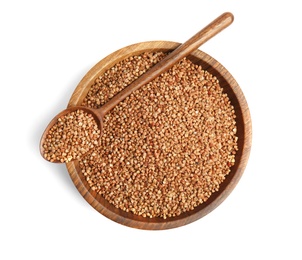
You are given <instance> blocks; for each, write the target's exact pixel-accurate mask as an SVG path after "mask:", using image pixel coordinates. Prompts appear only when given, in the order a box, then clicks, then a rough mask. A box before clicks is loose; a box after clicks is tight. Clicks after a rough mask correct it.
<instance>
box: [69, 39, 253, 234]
mask: <svg viewBox="0 0 302 260" xmlns="http://www.w3.org/2000/svg"><path fill="white" fill-rule="evenodd" d="M177 46H179V43H175V42H163V41H160V42H158V41H155V42H145V43H138V44H134V45H131V46H127V47H125V48H123V49H120V50H118V51H116V52H114V53H112V54H110V55H109V56H107V57H106V58H104V59H103V60H101V61H100V62H99V63H97V64H96V65H95V66H94V67H93V68H92V69H91V70H90V71H89V72H88V73H87V74H86V75H85V76H84V78H83V79H82V81H81V82H80V83H79V85H78V86H77V88H76V89H75V91H74V93H73V95H72V97H71V99H70V102H69V104H68V106H74V105H80V104H81V103H82V101H83V99H84V98H85V96H86V94H87V92H88V91H89V88H90V86H91V85H92V84H93V83H94V80H95V79H96V78H97V77H98V76H99V75H101V74H102V73H104V72H105V71H106V70H107V69H109V68H110V67H112V66H114V65H115V64H116V63H118V62H119V61H121V60H123V59H125V58H127V57H129V56H133V55H137V54H141V53H143V52H152V51H153V52H155V51H164V52H170V51H172V50H174V49H175V48H176V47H177ZM187 58H188V59H190V60H191V61H193V62H194V63H195V64H198V65H201V66H202V68H203V69H204V70H207V71H209V72H210V73H211V74H213V75H214V76H216V77H217V78H218V80H219V82H220V86H221V87H222V88H223V89H224V92H225V93H227V95H228V97H229V99H230V101H231V104H232V105H233V106H234V109H235V114H236V123H237V136H238V149H239V150H238V152H237V154H236V158H235V160H236V161H235V165H234V166H233V167H232V168H231V172H230V173H229V175H228V176H227V177H226V179H225V180H224V181H223V182H222V184H221V186H220V188H219V191H217V192H214V193H213V194H212V195H211V196H210V198H209V199H208V200H207V201H206V202H204V203H202V204H200V205H199V206H197V207H196V208H195V209H194V210H191V211H188V212H185V213H182V214H181V215H179V216H177V217H170V218H167V219H163V218H144V217H141V216H138V215H135V214H133V213H128V212H125V211H123V210H121V209H118V208H116V207H114V206H113V205H112V204H110V203H109V202H108V201H107V200H105V199H104V198H103V197H102V196H101V195H99V194H97V193H96V192H94V191H93V190H91V189H90V186H89V185H88V183H87V181H86V179H85V178H84V176H83V174H82V173H81V170H80V167H79V163H78V162H77V161H74V162H70V163H67V169H68V172H69V174H70V176H71V179H72V180H73V182H74V184H75V186H76V187H77V189H78V190H79V192H80V193H81V194H82V196H83V197H84V198H85V199H86V200H87V202H88V203H89V204H90V205H91V206H93V207H94V208H95V209H96V210H97V211H99V212H100V213H101V214H103V215H104V216H106V217H108V218H110V219H111V220H114V221H116V222H118V223H120V224H123V225H126V226H130V227H135V228H140V229H168V228H175V227H179V226H183V225H185V224H188V223H191V222H193V221H195V220H197V219H199V218H201V217H203V216H205V215H207V214H208V213H209V212H211V211H212V210H213V209H215V208H216V207H217V206H218V205H219V204H220V203H221V202H222V201H223V200H224V199H226V197H227V196H228V195H229V194H230V193H231V191H232V190H233V189H234V188H235V186H236V184H237V183H238V181H239V179H240V177H241V176H242V174H243V171H244V169H245V166H246V164H247V160H248V157H249V153H250V148H251V120H250V114H249V109H248V105H247V102H246V100H245V97H244V95H243V93H242V91H241V89H240V87H239V85H238V84H237V82H236V81H235V79H234V78H233V77H232V75H231V74H230V73H229V72H228V71H227V70H226V69H225V68H224V67H223V66H222V65H221V64H220V63H219V62H218V61H216V60H215V59H214V58H212V57H211V56H209V55H208V54H206V53H204V52H202V51H200V50H196V51H194V52H193V53H192V54H190V55H189V56H188V57H187Z"/></svg>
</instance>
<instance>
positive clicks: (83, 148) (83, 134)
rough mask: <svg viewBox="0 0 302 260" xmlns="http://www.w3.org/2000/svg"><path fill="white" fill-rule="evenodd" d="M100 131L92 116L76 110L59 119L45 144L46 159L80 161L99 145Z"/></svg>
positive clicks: (49, 132) (51, 129)
mask: <svg viewBox="0 0 302 260" xmlns="http://www.w3.org/2000/svg"><path fill="white" fill-rule="evenodd" d="M99 139H100V130H99V128H98V125H97V123H96V122H95V120H94V118H93V117H92V115H91V114H88V113H86V112H84V111H83V110H76V111H74V112H70V113H67V114H66V115H63V116H61V117H59V118H58V120H57V122H56V123H55V124H54V125H53V126H52V127H51V128H50V130H49V131H48V132H47V135H46V138H45V140H44V142H43V149H44V154H43V156H44V158H45V159H46V160H48V161H50V162H54V161H59V162H69V161H71V160H74V159H80V158H81V156H82V155H83V154H85V153H87V152H88V151H89V150H91V149H93V148H94V147H95V146H97V145H98V142H99Z"/></svg>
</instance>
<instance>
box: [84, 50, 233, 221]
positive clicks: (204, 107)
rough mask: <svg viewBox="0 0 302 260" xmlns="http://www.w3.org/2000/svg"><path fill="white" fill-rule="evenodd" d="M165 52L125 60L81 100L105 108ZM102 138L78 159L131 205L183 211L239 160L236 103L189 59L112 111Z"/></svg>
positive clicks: (95, 186) (113, 195)
mask: <svg viewBox="0 0 302 260" xmlns="http://www.w3.org/2000/svg"><path fill="white" fill-rule="evenodd" d="M164 56H165V54H164V53H161V52H158V53H144V54H142V55H138V56H134V57H130V58H127V59H126V60H123V61H121V62H119V63H118V64H116V65H115V66H113V67H112V68H111V69H109V70H108V71H107V72H105V73H104V74H103V75H101V76H100V77H99V78H98V79H97V80H96V81H95V84H94V85H93V86H92V87H91V89H90V91H89V92H88V94H87V96H86V98H85V100H84V101H83V105H86V106H89V107H93V108H98V107H100V106H101V105H102V104H104V103H105V102H107V101H108V100H109V99H110V98H111V97H113V96H114V95H115V94H116V93H117V92H119V91H120V90H122V89H123V88H124V87H126V86H127V85H129V84H130V83H131V82H132V81H133V80H135V79H136V78H137V77H139V76H140V75H141V74H143V73H144V72H145V71H146V70H147V69H148V68H150V67H151V66H153V65H154V64H155V63H157V62H158V61H159V60H160V59H162V58H163V57H164ZM100 142H101V143H100V145H99V146H98V147H96V148H95V149H93V150H92V152H90V153H89V154H87V155H85V157H84V158H82V159H81V160H80V167H81V170H82V173H83V175H84V176H85V178H86V180H87V182H88V183H89V185H90V186H91V189H92V190H94V191H96V192H97V193H99V194H101V195H102V196H104V198H105V199H106V200H108V201H109V202H110V203H112V204H113V205H114V206H115V207H117V208H120V209H122V210H124V211H126V212H132V213H134V214H137V215H141V216H144V217H163V218H167V217H173V216H177V215H179V214H181V213H183V212H186V211H189V210H192V209H194V208H195V207H196V206H198V205H199V204H201V203H203V202H205V201H206V200H207V199H208V198H209V197H210V196H211V194H212V193H213V192H215V191H218V189H219V187H220V184H221V183H222V182H223V181H224V179H225V178H226V176H227V175H228V173H229V172H230V167H231V166H233V165H234V163H235V154H236V151H237V149H238V148H237V137H236V121H235V114H234V108H233V106H232V105H231V104H230V101H229V98H228V96H227V95H226V94H225V93H224V92H223V89H222V88H221V87H220V85H219V82H218V80H217V78H216V77H214V76H213V75H211V74H210V73H209V72H207V71H205V70H203V69H202V68H201V67H200V66H198V65H195V64H193V63H192V62H191V61H189V60H187V59H183V60H182V61H181V62H179V63H178V64H176V65H175V66H173V67H172V68H171V69H170V70H169V71H167V72H166V73H163V74H162V75H161V76H159V77H157V78H156V79H154V80H153V81H152V82H150V83H149V84H147V85H145V86H144V87H142V88H141V89H139V90H137V91H135V92H134V93H133V94H131V95H130V96H129V97H128V98H126V99H125V100H124V101H123V102H121V103H120V104H119V105H118V106H116V107H115V108H114V109H113V110H112V111H111V112H110V113H108V114H107V115H106V116H105V119H104V129H103V134H102V137H101V141H100Z"/></svg>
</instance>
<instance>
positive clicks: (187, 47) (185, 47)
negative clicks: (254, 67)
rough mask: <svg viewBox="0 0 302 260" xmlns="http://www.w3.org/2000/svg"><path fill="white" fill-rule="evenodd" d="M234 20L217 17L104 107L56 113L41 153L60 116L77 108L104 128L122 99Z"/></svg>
mask: <svg viewBox="0 0 302 260" xmlns="http://www.w3.org/2000/svg"><path fill="white" fill-rule="evenodd" d="M233 20H234V16H233V15H232V14H231V13H228V12H227V13H223V14H222V15H220V16H219V17H217V18H216V19H215V20H214V21H212V22H211V23H210V24H209V25H207V26H206V27H205V28H203V29H202V30H201V31H199V32H198V33H196V34H195V35H194V36H193V37H191V38H190V39H189V40H187V41H186V42H185V43H183V44H181V45H180V46H179V47H178V48H177V49H175V50H174V51H173V52H171V53H170V54H169V55H167V56H166V57H165V58H164V59H162V60H161V61H160V62H158V63H157V64H155V65H154V66H153V67H152V68H150V69H149V70H148V71H147V72H146V73H145V74H143V75H142V76H141V77H139V78H138V79H137V80H135V81H134V82H133V83H131V84H130V85H129V86H127V87H126V88H124V89H123V90H122V91H121V92H119V93H118V94H116V95H115V96H114V97H113V98H112V99H110V100H109V101H108V102H107V103H105V104H104V105H103V106H102V107H100V108H98V109H93V108H89V107H84V106H74V107H70V108H67V109H65V110H63V111H62V112H61V113H59V114H58V115H56V116H55V117H54V118H53V119H52V120H51V122H50V123H49V124H48V126H47V127H46V129H45V131H44V133H43V135H42V138H41V141H40V153H41V155H42V156H43V158H44V153H45V151H44V147H43V143H44V142H45V139H46V136H47V134H48V132H49V130H50V129H51V128H52V126H54V125H55V124H56V123H57V122H58V119H59V118H60V117H63V116H64V115H67V114H69V113H71V112H73V111H76V110H83V111H85V112H87V113H89V114H91V115H92V116H93V117H94V119H95V121H96V123H97V124H98V126H99V129H100V130H101V134H102V130H103V118H104V116H105V115H106V114H107V113H108V112H109V111H110V110H111V109H112V108H114V107H115V106H116V105H117V104H119V103H120V102H121V101H122V100H124V99H125V98H126V97H128V96H129V95H130V94H131V93H132V92H134V91H135V90H137V89H139V88H140V87H142V86H144V85H145V84H147V83H148V82H150V81H151V80H153V79H154V78H156V77H157V76H159V75H160V74H162V73H163V72H165V71H167V70H168V69H170V68H171V67H172V66H173V65H174V64H176V63H177V62H178V61H180V60H181V59H183V58H184V57H186V56H187V55H189V54H190V53H191V52H193V51H194V50H196V49H198V47H200V46H201V45H202V44H203V43H205V42H206V41H208V40H209V39H211V38H212V37H214V36H215V35H216V34H218V33H219V32H221V31H222V30H223V29H225V28H226V27H228V26H229V25H230V24H231V23H232V22H233ZM52 162H56V163H60V162H61V161H58V160H57V161H52Z"/></svg>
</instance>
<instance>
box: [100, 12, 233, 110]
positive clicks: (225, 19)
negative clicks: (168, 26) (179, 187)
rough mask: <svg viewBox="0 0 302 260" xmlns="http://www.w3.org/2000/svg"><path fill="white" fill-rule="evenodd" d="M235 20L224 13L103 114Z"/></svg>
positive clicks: (117, 97)
mask: <svg viewBox="0 0 302 260" xmlns="http://www.w3.org/2000/svg"><path fill="white" fill-rule="evenodd" d="M233 20H234V16H233V15H232V14H231V13H223V14H222V15H220V16H219V17H217V18H216V19H215V20H214V21H212V22H211V23H210V24H208V25H207V26H206V27H205V28H203V29H202V30H201V31H199V32H198V33H196V34H195V35H194V36H193V37H191V38H190V39H189V40H187V41H186V42H185V43H183V44H181V45H180V46H179V47H178V48H176V49H175V50H174V51H173V52H171V53H170V54H169V55H167V56H166V57H165V58H164V59H162V60H161V61H160V62H158V63H157V64H155V65H154V66H153V67H152V68H151V69H149V70H148V71H147V72H146V73H145V74H143V75H142V76H140V77H139V78H138V79H136V80H135V81H134V82H133V83H131V84H130V85H129V86H127V87H126V88H124V89H123V90H122V91H121V92H119V93H118V94H116V95H115V96H114V97H113V98H112V99H110V100H109V101H108V102H107V103H105V104H104V105H103V106H102V107H101V108H100V109H101V111H102V114H103V115H105V114H106V113H107V112H109V111H110V110H111V109H112V108H114V107H115V106H116V105H117V104H118V103H120V102H121V101H122V100H124V99H125V98H126V97H128V96H129V95H130V94H131V93H132V92H134V91H135V90H137V89H139V88H140V87H142V86H143V85H145V84H147V83H148V82H150V81H152V80H153V79H154V78H156V77H157V76H159V75H160V74H162V73H163V72H165V71H167V70H168V69H170V68H171V67H172V66H173V65H174V64H176V63H177V62H178V61H180V60H181V59H183V58H184V57H186V56H187V55H189V54H190V53H191V52H193V51H194V50H196V49H198V47H200V46H201V45H202V44H203V43H205V42H206V41H208V40H209V39H211V38H212V37H214V36H215V35H216V34H218V33H219V32H221V31H222V30H223V29H225V28H226V27H228V26H229V25H230V24H231V23H232V22H233Z"/></svg>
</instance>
